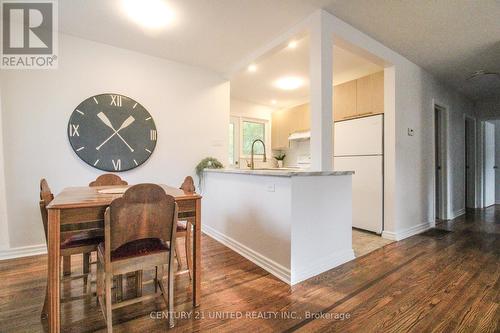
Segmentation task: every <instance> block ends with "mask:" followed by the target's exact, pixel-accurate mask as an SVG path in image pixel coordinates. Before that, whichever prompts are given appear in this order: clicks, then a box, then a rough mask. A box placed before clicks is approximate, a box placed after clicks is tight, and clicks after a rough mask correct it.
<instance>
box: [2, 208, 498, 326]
mask: <svg viewBox="0 0 500 333" xmlns="http://www.w3.org/2000/svg"><path fill="white" fill-rule="evenodd" d="M437 228H438V229H435V230H431V231H428V232H426V233H424V234H421V235H417V236H413V237H411V238H408V239H406V240H404V241H401V242H394V243H391V244H389V245H386V246H385V247H383V248H380V249H377V250H375V251H374V252H371V253H369V254H367V255H365V256H363V257H360V258H357V259H356V260H354V261H351V262H349V263H346V264H344V265H342V266H340V267H338V268H336V269H333V270H330V271H328V272H326V273H324V274H321V275H320V276H317V277H315V278H313V279H310V280H307V281H306V282H304V283H301V284H299V285H296V286H294V287H288V286H286V285H285V284H284V283H282V282H280V281H279V280H278V279H276V278H274V277H273V276H271V275H269V274H268V273H267V272H265V271H264V270H262V269H260V268H259V267H257V266H255V265H254V264H252V263H251V262H249V261H247V260H246V259H244V258H242V257H241V256H239V255H238V254H236V253H234V252H233V251H231V250H230V249H228V248H226V247H224V246H222V245H221V244H219V243H217V242H216V241H214V240H212V239H210V238H209V237H207V236H204V237H203V243H202V244H203V248H202V255H203V256H202V258H203V259H202V260H203V261H202V265H203V282H202V302H201V306H200V307H199V308H197V309H196V310H195V311H194V312H192V310H193V309H192V307H191V301H190V297H191V291H190V287H189V283H188V282H189V280H188V276H187V275H182V276H179V277H178V278H177V281H176V282H177V286H176V295H175V299H176V301H175V305H176V311H177V316H178V317H179V318H178V319H177V325H176V327H175V329H174V330H173V331H179V332H192V331H217V332H280V331H286V332H293V331H302V332H311V331H314V332H407V331H411V332H458V331H462V332H499V331H500V325H499V322H500V307H499V301H500V206H495V207H490V208H488V209H486V210H482V211H469V212H467V214H466V215H465V216H462V217H460V218H457V219H456V220H454V221H451V222H445V223H441V224H440V225H438V226H437ZM46 265H47V262H46V256H37V257H29V258H22V259H15V260H10V261H3V262H0V283H1V287H0V332H41V331H43V330H44V326H43V324H42V323H41V322H40V319H39V315H40V310H41V307H42V304H43V295H44V291H45V283H46V282H45V280H46ZM78 266H80V265H78ZM69 284H70V285H66V286H65V287H66V288H63V291H62V295H63V296H66V297H67V296H76V295H78V293H79V292H81V288H82V286H81V281H78V280H74V281H71V282H70V283H69ZM131 284H133V283H131ZM127 285H128V284H127ZM146 289H147V288H146ZM145 292H146V291H145ZM163 309H165V306H164V305H163V303H162V302H161V300H158V301H157V302H155V301H151V302H147V303H145V304H142V305H141V304H139V305H136V306H132V307H127V308H123V309H118V310H116V311H115V312H114V316H113V317H114V319H115V320H114V328H115V331H116V332H156V331H167V330H168V321H167V319H166V318H163V319H152V317H155V316H157V313H156V311H160V314H161V311H162V310H163ZM61 313H62V328H63V330H64V331H68V332H92V331H96V330H100V331H104V328H105V323H104V319H103V318H102V316H101V313H100V310H99V308H98V305H96V302H95V299H92V300H73V301H67V302H64V303H63V305H62V309H61ZM308 313H309V315H310V316H309V317H307V314H308ZM181 316H184V317H188V318H181ZM240 316H241V317H240ZM259 316H260V317H259ZM263 316H267V318H262V317H263ZM285 316H289V318H284V317H285ZM311 316H313V317H311ZM342 316H343V317H342ZM342 318H343V319H342Z"/></svg>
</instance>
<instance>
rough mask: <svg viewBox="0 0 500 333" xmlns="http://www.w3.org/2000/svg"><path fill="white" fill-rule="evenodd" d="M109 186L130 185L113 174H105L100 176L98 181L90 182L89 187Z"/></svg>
mask: <svg viewBox="0 0 500 333" xmlns="http://www.w3.org/2000/svg"><path fill="white" fill-rule="evenodd" d="M108 185H128V183H127V182H126V181H124V180H122V179H121V178H120V176H117V175H115V174H112V173H105V174H104V175H100V176H99V177H97V179H96V180H94V181H93V182H90V184H89V186H91V187H94V186H108Z"/></svg>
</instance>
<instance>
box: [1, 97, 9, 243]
mask: <svg viewBox="0 0 500 333" xmlns="http://www.w3.org/2000/svg"><path fill="white" fill-rule="evenodd" d="M2 115H3V113H2V91H1V88H0V251H2V250H5V249H8V248H9V247H10V246H9V225H8V223H7V201H6V192H5V173H4V163H5V158H4V153H3V130H2Z"/></svg>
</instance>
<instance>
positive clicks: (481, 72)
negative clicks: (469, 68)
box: [466, 69, 500, 81]
mask: <svg viewBox="0 0 500 333" xmlns="http://www.w3.org/2000/svg"><path fill="white" fill-rule="evenodd" d="M486 75H495V76H499V77H500V73H497V72H488V71H486V70H484V69H480V70H478V71H475V72H474V73H472V74H471V75H470V76H469V77H468V78H467V79H466V80H467V81H469V80H472V79H475V78H478V77H482V76H486Z"/></svg>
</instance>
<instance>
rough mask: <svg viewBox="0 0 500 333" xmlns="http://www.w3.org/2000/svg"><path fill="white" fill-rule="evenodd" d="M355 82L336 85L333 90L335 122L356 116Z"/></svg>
mask: <svg viewBox="0 0 500 333" xmlns="http://www.w3.org/2000/svg"><path fill="white" fill-rule="evenodd" d="M356 102H357V101H356V80H354V81H349V82H346V83H342V84H339V85H336V86H335V87H334V89H333V110H335V112H334V113H333V117H334V120H335V121H339V120H344V119H348V118H351V117H355V116H356Z"/></svg>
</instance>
